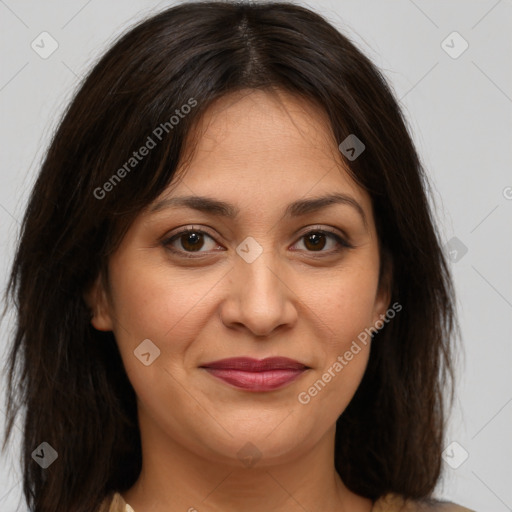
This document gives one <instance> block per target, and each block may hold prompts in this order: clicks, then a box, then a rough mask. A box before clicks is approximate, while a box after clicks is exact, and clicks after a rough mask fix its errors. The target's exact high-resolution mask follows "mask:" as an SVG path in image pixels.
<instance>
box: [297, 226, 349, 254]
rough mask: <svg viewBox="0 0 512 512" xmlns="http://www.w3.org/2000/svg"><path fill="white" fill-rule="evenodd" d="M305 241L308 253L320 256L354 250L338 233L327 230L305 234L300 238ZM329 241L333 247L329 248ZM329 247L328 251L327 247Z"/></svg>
mask: <svg viewBox="0 0 512 512" xmlns="http://www.w3.org/2000/svg"><path fill="white" fill-rule="evenodd" d="M300 240H303V241H304V242H303V243H304V247H305V250H306V252H317V253H320V254H322V255H323V254H326V255H328V254H332V253H337V252H340V251H342V250H343V249H348V248H352V247H353V246H352V245H351V244H349V243H348V242H347V241H346V240H345V239H344V238H342V237H341V236H340V235H338V234H337V233H334V232H332V231H328V230H325V229H315V230H311V231H309V232H307V233H305V234H303V235H302V236H301V238H300ZM329 240H330V241H331V246H330V248H329ZM326 246H327V250H323V249H325V247H326Z"/></svg>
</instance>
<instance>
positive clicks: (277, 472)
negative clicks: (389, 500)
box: [123, 415, 372, 512]
mask: <svg viewBox="0 0 512 512" xmlns="http://www.w3.org/2000/svg"><path fill="white" fill-rule="evenodd" d="M139 422H140V429H141V439H142V452H143V465H142V470H141V473H140V476H139V478H138V480H137V482H136V483H135V484H134V485H133V487H131V488H130V489H129V490H128V491H126V492H124V493H123V497H124V499H125V501H126V502H127V503H129V504H130V505H131V506H132V507H133V509H134V510H135V512H140V511H151V512H175V511H176V512H178V511H180V512H182V511H188V512H199V511H201V512H203V511H204V512H239V511H240V510H244V512H261V511H262V510H265V511H268V512H295V511H296V512H304V511H305V510H308V511H315V510H322V511H324V512H335V511H336V512H343V511H346V512H348V511H350V512H370V511H371V508H372V502H371V500H369V499H367V498H363V497H361V496H358V495H356V494H355V493H353V492H352V491H350V490H349V489H348V488H347V487H346V486H345V485H344V484H343V482H342V480H341V478H340V477H339V475H338V473H337V472H336V470H335V468H334V461H333V455H332V454H333V453H334V434H335V427H334V426H333V428H332V429H330V430H329V431H327V432H326V434H325V435H324V436H323V437H322V438H321V439H320V441H319V442H318V443H317V444H316V445H314V446H313V447H312V448H311V449H309V450H308V451H307V452H305V453H302V454H301V455H300V456H296V457H290V458H289V459H285V458H283V457H280V458H279V462H277V461H272V459H271V458H267V457H265V454H262V457H261V458H260V459H257V460H254V461H251V459H250V457H249V458H247V459H244V460H243V461H241V460H238V459H236V460H232V461H231V462H229V461H228V462H226V461H225V460H222V461H220V460H215V458H214V457H212V458H208V457H205V456H204V455H199V454H197V453H195V452H193V451H191V450H187V448H186V447H185V446H183V444H179V443H177V442H175V441H174V440H173V439H171V438H170V437H169V436H168V435H167V434H166V433H165V432H163V431H162V430H159V429H157V427H155V424H154V423H152V422H150V421H147V422H146V421H144V416H143V415H139ZM162 447H163V448H162ZM249 453H250V450H249ZM276 460H277V459H276Z"/></svg>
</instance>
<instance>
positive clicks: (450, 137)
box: [0, 0, 512, 512]
mask: <svg viewBox="0 0 512 512" xmlns="http://www.w3.org/2000/svg"><path fill="white" fill-rule="evenodd" d="M169 5H171V2H160V3H157V2H154V1H153V2H152V1H142V0H139V1H136V0H129V1H123V2H114V1H113V0H108V1H101V2H100V1H99V0H89V1H87V0H83V1H82V0H80V1H78V0H73V1H69V0H68V1H64V0H51V1H45V2H36V1H35V0H32V1H16V0H5V1H3V0H0V34H1V36H0V37H1V38H2V44H1V62H2V66H1V70H0V108H1V114H2V119H3V120H4V122H3V123H2V126H1V143H2V151H1V157H0V158H1V167H0V169H1V171H0V172H1V174H0V183H1V188H0V265H1V272H0V276H1V280H0V285H1V286H2V290H3V288H4V286H5V282H6V276H7V270H8V268H9V265H10V263H11V258H12V255H13V250H14V243H15V241H16V235H17V230H18V227H19V221H20V219H21V217H22V213H23V211H24V207H25V204H26V201H27V199H28V193H29V190H30V187H31V185H32V183H33V182H34V179H35V176H36V174H37V170H38V165H39V163H40V160H41V157H42V155H43V153H44V150H45V148H46V147H47V144H48V142H49V137H50V134H51V133H52V131H53V130H54V129H55V127H56V124H57V122H58V118H59V115H60V113H61V112H62V111H63V109H64V107H65V106H66V104H67V102H68V101H69V99H70V98H71V97H72V94H73V92H74V91H75V90H76V87H77V85H78V84H79V81H80V78H81V77H82V76H83V75H84V73H85V72H86V71H87V70H88V69H90V67H91V65H92V64H93V63H94V62H95V60H96V59H97V58H98V56H99V55H100V54H101V53H102V52H104V51H105V49H106V48H107V46H108V45H109V44H110V42H112V41H113V39H114V38H115V36H117V35H118V34H119V33H121V32H123V31H125V30H126V29H127V28H128V27H129V26H130V25H131V24H133V22H135V21H136V20H138V19H140V18H141V17H145V16H147V15H149V14H151V13H155V12H158V11H160V10H162V9H163V8H165V7H166V6H169ZM303 5H309V6H310V7H312V8H313V9H314V10H316V11H318V12H320V13H322V14H324V15H326V16H327V17H328V18H329V19H330V20H331V21H332V22H333V23H334V24H335V25H336V26H337V27H338V28H339V29H340V30H342V31H343V32H344V33H345V34H346V35H348V36H349V37H350V38H351V39H352V40H353V41H354V42H355V43H356V44H357V46H358V47H359V48H360V49H361V50H362V51H363V52H364V53H366V55H368V56H369V57H370V58H371V59H372V60H373V61H374V62H375V63H376V64H377V65H378V66H379V67H380V68H381V69H382V70H383V72H384V74H385V76H386V77H387V78H388V80H389V81H390V83H391V85H392V87H393V89H394V91H395V93H396V96H397V98H398V99H399V100H400V103H401V105H402V106H403V108H404V110H405V114H406V116H407V118H408V120H409V123H410V126H411V130H412V132H413V136H414V140H415V142H416V144H417V147H418V150H419V152H420V155H421V158H422V160H423V162H424V164H425V166H426V168H427V170H428V173H429V176H430V179H431V181H432V183H433V185H434V193H433V196H432V197H431V200H432V201H433V204H434V205H435V208H436V210H435V211H436V216H437V220H438V223H439V226H440V229H441V233H442V237H443V240H444V242H445V243H448V245H447V252H448V251H451V257H452V258H453V261H452V262H451V264H452V268H453V274H454V278H455V282H456V287H457V292H458V311H459V319H460V323H461V326H462V337H463V345H464V353H460V354H458V360H457V375H458V390H457V398H456V404H455V407H454V409H453V411H452V415H451V419H450V424H449V432H448V437H447V443H446V447H447V451H446V453H445V458H446V462H445V463H444V466H445V476H444V478H443V480H442V481H441V482H440V484H439V486H438V492H437V494H438V496H440V497H444V498H446V499H450V500H453V501H455V502H458V503H460V504H463V505H465V506H467V507H469V508H473V509H475V510H478V511H486V512H487V511H495V512H502V511H506V510H509V511H510V510H512V486H511V485H510V484H511V483H512V482H511V481H510V475H511V469H510V460H511V459H512V441H511V436H510V432H511V428H510V427H511V425H512V382H511V377H510V370H509V368H510V366H511V362H512V357H511V356H512V344H511V343H510V341H511V339H512V337H511V327H510V326H511V325H512V272H511V261H512V259H511V255H512V250H511V249H512V242H511V240H512V238H511V236H510V235H511V229H510V226H511V217H512V172H511V163H512V162H511V161H512V155H511V144H510V142H511V137H510V135H511V131H512V129H511V126H512V124H511V117H512V70H511V67H510V64H509V62H510V55H511V54H512V36H511V32H512V30H511V28H512V5H511V1H510V0H499V1H496V0H485V1H484V0H482V1H466V0H464V1H463V0H460V1H446V0H436V1H428V2H427V1H425V0H414V1H413V0H397V1H390V0H386V1H383V0H374V1H368V0H365V1H361V0H359V1H357V0H337V1H336V0H331V1H327V0H323V1H318V2H314V1H310V2H309V4H303ZM43 31H46V32H48V33H49V34H51V36H52V37H53V38H54V39H55V40H56V41H57V43H58V45H59V46H58V48H57V50H56V51H55V52H54V53H53V54H52V55H50V56H49V57H48V58H46V59H43V58H41V57H40V55H38V54H37V53H36V52H35V51H34V50H33V49H32V48H31V43H32V41H34V40H35V42H36V43H38V44H39V46H42V44H43V43H41V37H39V34H41V32H43ZM454 31H457V32H458V33H459V34H460V35H461V36H462V38H463V39H464V40H465V41H467V43H468V44H469V47H468V48H467V50H466V51H465V52H463V53H462V54H461V55H457V54H458V53H459V52H460V51H461V50H462V49H463V44H464V43H463V41H462V40H461V39H460V38H458V36H450V37H449V38H448V39H446V38H447V36H449V35H450V34H451V33H452V32H454ZM445 39H446V42H445V43H444V44H442V42H443V41H444V40H445ZM45 48H46V49H49V48H50V43H49V40H48V39H47V40H46V42H45ZM447 51H448V52H451V53H452V56H450V55H449V53H447ZM507 55H508V57H507ZM453 56H457V58H453ZM453 237H456V240H455V241H453ZM450 240H451V242H449V241H450ZM461 249H462V250H461ZM466 249H467V252H466V253H465V254H464V251H465V250H466ZM454 251H456V252H454ZM11 327H12V317H9V316H8V317H7V319H6V320H5V322H4V323H2V325H1V343H0V360H1V362H3V361H4V360H5V350H6V345H7V339H8V336H9V334H10V329H11ZM1 385H2V390H3V389H4V385H5V382H4V379H3V377H2V381H1ZM2 394H3V393H2ZM0 407H1V408H2V409H1V411H0V432H1V431H2V429H3V420H4V417H3V416H4V415H3V410H4V404H3V397H2V402H0ZM19 426H21V422H20V420H19V419H18V426H17V428H16V429H15V438H14V439H13V441H12V442H11V444H10V446H9V448H8V450H7V451H6V453H3V454H2V455H1V456H0V510H2V511H6V512H11V511H14V510H17V509H19V510H26V507H25V506H24V505H22V504H20V503H21V502H20V499H21V486H20V468H19V467H18V460H19V445H18V443H19V440H20V433H21V431H20V430H19ZM454 441H455V442H457V443H458V444H457V445H451V446H449V445H450V444H451V443H452V442H454ZM466 452H467V459H466V460H464V457H466ZM462 461H463V462H462ZM459 464H460V465H459ZM455 466H458V467H457V468H455ZM18 507H19V508H18Z"/></svg>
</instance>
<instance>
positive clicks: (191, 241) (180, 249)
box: [162, 228, 220, 258]
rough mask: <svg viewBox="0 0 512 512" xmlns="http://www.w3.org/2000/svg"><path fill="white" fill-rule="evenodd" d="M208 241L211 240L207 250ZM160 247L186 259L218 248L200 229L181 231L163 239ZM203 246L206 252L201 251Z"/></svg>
mask: <svg viewBox="0 0 512 512" xmlns="http://www.w3.org/2000/svg"><path fill="white" fill-rule="evenodd" d="M208 239H209V240H211V242H210V248H208ZM162 245H163V246H164V247H165V248H167V249H169V250H170V251H172V252H173V253H176V254H179V255H180V256H184V257H188V258H193V257H194V256H192V255H191V254H192V253H198V254H199V255H201V253H205V252H208V250H209V249H215V248H216V247H220V246H219V245H218V244H216V243H215V240H214V239H213V237H212V236H210V235H209V234H208V233H206V232H205V231H203V230H201V229H195V228H187V229H182V230H181V231H180V232H178V233H176V234H174V235H172V236H171V237H169V238H167V239H165V240H164V241H163V242H162ZM205 246H206V247H207V250H206V251H203V250H201V249H203V248H204V247H205Z"/></svg>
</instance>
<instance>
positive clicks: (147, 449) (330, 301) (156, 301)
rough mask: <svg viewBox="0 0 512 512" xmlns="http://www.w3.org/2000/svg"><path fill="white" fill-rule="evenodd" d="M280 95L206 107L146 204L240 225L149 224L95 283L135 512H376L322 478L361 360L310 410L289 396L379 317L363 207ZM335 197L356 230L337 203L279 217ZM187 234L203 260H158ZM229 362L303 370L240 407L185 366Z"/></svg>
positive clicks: (199, 221) (329, 474) (140, 226)
mask: <svg viewBox="0 0 512 512" xmlns="http://www.w3.org/2000/svg"><path fill="white" fill-rule="evenodd" d="M276 94H277V95H271V94H269V93H268V92H263V91H260V90H256V91H243V92H242V93H237V94H235V95H233V94H232V95H229V96H224V97H222V98H221V99H220V100H217V102H216V103H214V104H213V105H212V106H210V108H209V109H208V111H207V112H206V114H205V115H204V116H203V118H202V120H201V123H200V125H199V126H198V131H197V132H195V133H196V135H197V134H199V137H198V145H197V147H196V149H195V151H194V152H192V153H190V154H189V155H188V157H189V158H188V167H186V168H185V166H183V169H182V170H183V171H185V172H183V173H182V175H181V179H180V180H176V183H174V184H173V187H169V188H168V189H167V190H166V191H165V192H164V193H163V194H162V195H161V197H160V198H158V199H157V201H155V203H156V202H158V201H159V200H161V199H162V198H169V197H176V196H182V195H195V196H209V197H213V198H215V199H219V200H222V201H226V202H229V203H232V204H233V205H234V206H236V207H238V208H239V209H240V213H239V214H238V216H237V217H236V218H234V219H228V218H222V217H217V216H215V215H212V214H211V213H204V212H200V211H196V210H193V209H189V208H184V207H178V208H162V209H159V210H157V211H154V212H152V211H150V209H149V208H148V209H146V210H145V211H143V212H141V214H140V215H139V216H138V217H137V218H136V220H135V222H134V223H133V224H132V226H131V227H130V229H129V231H128V232H127V234H126V236H125V237H124V239H123V241H122V243H121V245H120V247H119V248H118V249H117V251H116V252H115V253H114V254H113V255H112V256H111V259H110V261H109V291H110V294H109V293H107V290H106V289H105V288H104V287H102V285H101V280H100V279H98V280H97V281H96V284H95V286H94V287H93V289H92V290H91V291H90V293H88V295H87V301H88V302H89V304H90V305H91V307H92V309H93V312H94V316H93V318H92V324H93V326H94V327H95V328H96V329H98V330H103V331H108V330H112V331H113V332H114V334H115V337H116V340H117V343H118V345H119V349H120V353H121V356H122V359H123V363H124V365H125V368H126V372H127V375H128V377H129V379H130V382H131V383H132V385H133V387H134V389H135V392H136V394H137V398H138V412H139V425H140V431H141V439H142V450H143V469H142V472H141V475H140V477H139V479H138V480H137V482H136V483H135V485H134V486H133V487H132V488H131V489H129V490H128V491H126V492H124V493H123V496H124V498H125V500H126V501H127V502H128V503H129V504H130V505H131V506H132V507H133V508H134V509H135V511H136V512H141V511H144V512H150V511H151V512H164V511H165V512H169V511H187V510H188V511H190V512H192V511H193V510H198V511H201V512H203V511H211V512H220V511H222V512H235V511H237V512H238V511H240V510H244V511H245V512H253V511H254V512H256V511H258V512H261V510H267V511H274V512H281V511H283V512H284V511H286V512H295V511H297V512H299V511H300V512H303V511H304V510H308V511H351V512H369V511H370V510H371V508H372V502H371V500H369V499H366V498H363V497H361V496H358V495H356V494H354V493H353V492H351V491H350V490H349V489H348V488H347V487H346V486H345V485H344V484H343V482H342V481H341V479H340V477H339V475H338V474H337V472H336V471H335V468H334V463H333V456H334V455H333V454H334V435H335V423H336V419H337V418H338V417H339V416H340V414H341V413H342V412H343V411H344V409H345V408H346V406H347V405H348V403H349V402H350V400H351V399H352V397H353V395H354V393H355V391H356V389H357V387H358V385H359V383H360V381H361V378H362V376H363V374H364V371H365V369H366V365H367V361H368V356H369V347H370V344H369V343H368V345H366V346H364V345H362V344H360V345H361V347H362V349H361V351H360V352H359V353H358V354H357V355H355V356H354V357H353V359H352V360H351V361H350V362H349V363H348V364H347V365H346V366H345V367H344V368H343V370H342V371H340V372H338V373H336V374H335V375H336V376H335V377H333V378H332V379H331V381H330V382H329V383H327V384H326V385H325V387H324V388H323V389H322V390H321V391H320V392H319V393H318V394H317V395H316V396H315V397H312V398H311V400H310V402H309V403H308V404H302V403H300V401H299V400H298V398H297V397H298V394H299V393H300V392H303V391H307V390H308V388H310V387H311V386H312V385H313V384H314V383H315V382H316V381H318V379H321V377H322V374H324V373H325V372H326V371H327V369H328V368H329V367H332V365H333V364H334V363H335V361H336V360H337V357H338V356H339V355H343V354H344V353H345V352H346V351H347V350H348V349H349V348H350V346H351V344H352V342H353V340H356V339H357V336H358V334H360V333H361V332H362V331H364V329H365V328H369V327H371V326H373V325H374V324H375V322H376V321H377V320H378V319H379V318H381V317H380V315H383V314H385V312H386V310H387V309H388V307H389V299H390V295H389V289H388V288H387V287H386V288H385V287H384V286H379V264H380V255H379V247H378V238H377V233H376V228H375V223H374V218H373V212H372V204H371V199H370V197H369V195H368V194H367V193H366V192H365V191H364V190H363V189H362V188H361V187H359V186H358V185H357V184H356V183H355V182H354V181H353V180H352V179H351V178H350V177H349V175H348V173H347V171H346V170H345V168H344V165H345V164H344V163H343V159H342V156H341V154H340V152H339V150H338V147H337V144H338V143H337V142H336V141H335V140H334V136H333V135H332V133H331V131H330V128H329V123H328V119H327V117H326V115H325V114H324V113H323V112H321V111H319V109H318V108H317V107H315V106H314V105H312V104H309V103H308V102H305V101H304V100H303V99H298V98H296V97H294V96H291V95H289V94H287V93H284V92H277V93H276ZM333 192H339V193H343V194H346V195H349V196H351V197H352V198H353V199H354V200H355V201H357V203H359V205H360V207H361V208H362V210H363V212H364V215H365V217H366V221H367V225H365V222H364V221H363V218H362V216H361V215H360V214H359V213H358V211H357V210H356V208H354V207H352V206H350V205H347V204H335V205H332V206H329V207H327V208H324V209H322V210H319V211H316V212H311V213H308V214H306V215H303V216H300V217H295V218H291V217H285V216H283V215H284V210H285V208H286V206H287V205H288V204H289V203H291V202H293V201H296V200H299V199H305V198H312V197H318V196H322V195H324V194H330V193H333ZM191 226H194V228H196V229H202V230H206V231H207V233H208V234H207V235H204V236H203V238H202V239H201V240H202V246H201V243H199V244H197V241H196V246H199V252H194V251H193V249H190V247H193V245H192V244H191V243H190V238H187V237H186V236H182V237H181V238H180V237H177V238H176V239H175V240H174V242H170V243H169V245H170V246H172V247H174V248H175V249H176V250H177V251H181V254H185V255H186V254H192V256H195V257H196V258H187V257H186V256H180V255H179V254H175V253H172V252H171V251H170V250H169V249H168V248H166V247H164V246H163V244H162V241H163V240H164V239H166V238H167V239H168V238H169V237H170V236H171V235H173V234H175V233H176V232H178V231H179V229H178V228H183V227H191ZM329 228H330V229H333V230H334V231H335V232H337V233H338V234H339V235H340V236H342V237H343V236H344V233H345V234H346V237H347V239H348V241H349V242H350V243H351V244H352V245H353V247H352V248H344V247H343V246H340V245H339V244H338V242H337V241H336V239H334V238H332V237H331V236H330V235H326V237H325V239H323V242H322V243H320V244H319V246H318V247H317V248H315V246H314V244H312V243H310V242H308V237H305V236H304V235H305V234H306V233H307V232H310V231H313V232H315V233H318V229H329ZM315 229H316V231H315ZM249 236H250V237H252V238H254V239H255V240H256V241H257V243H258V244H259V245H260V246H261V248H262V249H263V252H262V254H260V255H259V257H257V258H256V259H255V260H254V261H253V262H251V263H248V262H247V261H246V260H244V259H243V258H242V257H240V256H239V255H238V254H237V252H236V248H237V246H239V244H241V243H242V242H243V241H244V240H245V239H246V237H249ZM192 242H194V240H192ZM337 248H340V249H341V250H340V251H338V252H335V250H336V249H337ZM187 250H188V253H187ZM322 254H323V255H324V257H322V256H321V255H322ZM198 255H199V256H200V257H199V258H197V256H198ZM145 339H150V340H152V342H153V343H154V344H155V345H156V346H157V347H158V348H159V350H160V356H159V357H158V358H156V359H155V360H154V362H152V363H151V364H150V365H148V366H145V365H144V364H142V363H141V361H140V360H139V359H138V358H137V357H135V355H134V350H135V349H136V348H137V346H138V345H139V344H140V343H141V342H142V341H143V340H145ZM236 356H249V357H254V358H256V359H262V358H265V357H269V356H285V357H289V358H292V359H295V360H298V361H300V362H302V363H304V364H306V365H307V366H309V367H310V369H309V370H307V371H306V372H304V373H303V374H302V375H301V376H300V377H299V378H298V379H296V380H295V381H293V382H291V383H289V384H288V385H287V386H286V387H284V388H282V389H279V390H274V391H271V392H249V391H244V390H240V389H237V388H234V387H232V386H230V385H229V384H226V383H224V382H223V381H221V380H219V379H217V378H215V377H213V376H212V375H210V374H209V373H208V372H207V371H205V370H204V369H201V368H199V366H200V365H201V364H203V363H205V362H207V361H213V360H218V359H223V358H227V357H236ZM248 442H249V443H252V445H253V447H252V448H251V449H250V450H252V452H251V453H254V454H258V455H259V456H260V458H259V459H257V460H256V461H255V462H253V463H252V465H251V466H250V467H249V466H248V464H247V463H245V464H244V463H243V462H242V461H241V460H240V458H239V456H238V455H237V453H238V451H239V450H240V449H241V448H242V447H244V446H245V445H246V444H247V443H248ZM252 445H251V446H252ZM254 447H255V448H254ZM255 457H256V455H255Z"/></svg>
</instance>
